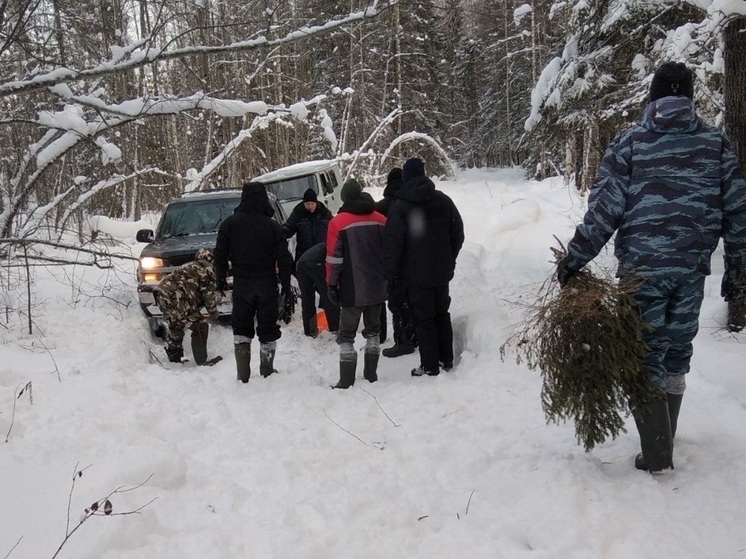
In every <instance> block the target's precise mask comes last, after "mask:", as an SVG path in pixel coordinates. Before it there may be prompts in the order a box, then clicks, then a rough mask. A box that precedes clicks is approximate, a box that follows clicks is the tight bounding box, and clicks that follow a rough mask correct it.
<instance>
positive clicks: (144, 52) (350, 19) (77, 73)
mask: <svg viewBox="0 0 746 559" xmlns="http://www.w3.org/2000/svg"><path fill="white" fill-rule="evenodd" d="M397 3H398V0H388V1H387V2H385V3H383V4H382V5H381V6H380V7H379V3H378V1H375V2H373V4H372V5H371V6H369V7H367V8H365V9H364V10H360V11H357V12H352V13H350V14H349V15H347V16H345V17H341V18H339V19H333V20H331V21H327V22H326V23H323V24H321V25H311V26H305V27H301V28H299V29H296V30H293V31H290V32H289V33H287V34H286V35H285V36H284V37H280V38H278V39H267V38H266V37H265V36H260V37H256V38H254V39H249V40H246V41H238V42H235V43H231V44H228V45H215V46H207V45H197V46H193V47H183V48H174V49H158V48H154V47H152V46H149V45H150V44H152V43H151V41H150V39H148V40H143V41H141V42H140V43H138V44H137V45H136V46H134V47H132V46H131V47H129V48H125V47H123V48H119V49H117V50H115V51H114V52H113V53H112V56H111V58H110V59H109V60H106V61H105V62H102V63H100V64H97V65H96V66H93V67H91V68H83V69H75V68H63V67H59V68H55V69H54V70H51V71H49V72H44V73H40V74H37V75H35V76H33V77H32V78H29V79H22V80H17V81H11V82H7V83H4V84H1V85H0V97H7V96H8V95H14V94H18V93H26V92H29V91H35V90H38V89H42V88H45V87H51V86H54V85H57V84H60V83H64V82H69V81H72V80H81V79H94V78H100V77H103V76H107V75H111V74H120V73H122V72H125V71H129V70H133V69H135V68H140V67H142V66H146V65H148V64H153V63H155V62H159V61H166V60H174V59H179V58H186V57H189V56H195V55H199V54H224V53H228V52H242V51H248V50H253V49H256V48H259V47H270V48H272V47H276V46H278V45H282V44H284V43H290V42H293V41H297V40H300V39H304V38H308V37H310V36H312V35H317V34H322V33H326V32H328V31H331V30H333V29H336V28H338V27H342V26H345V25H348V24H350V23H355V22H359V21H363V20H366V19H370V18H373V17H375V16H377V15H378V14H380V13H381V12H382V11H383V10H385V9H386V8H388V7H390V6H393V5H395V4H397Z"/></svg>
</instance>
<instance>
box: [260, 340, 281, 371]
mask: <svg viewBox="0 0 746 559" xmlns="http://www.w3.org/2000/svg"><path fill="white" fill-rule="evenodd" d="M276 350H277V342H267V343H263V344H261V345H260V346H259V373H260V374H261V375H262V376H263V377H264V378H267V377H268V376H269V375H271V374H272V373H276V372H277V369H275V368H274V362H275V351H276Z"/></svg>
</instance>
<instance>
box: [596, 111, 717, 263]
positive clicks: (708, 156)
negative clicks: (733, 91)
mask: <svg viewBox="0 0 746 559" xmlns="http://www.w3.org/2000/svg"><path fill="white" fill-rule="evenodd" d="M726 142H727V140H726V138H725V136H724V135H723V134H722V133H721V132H720V131H719V130H717V129H715V128H712V127H710V126H708V125H706V124H705V123H704V122H702V120H701V119H700V118H699V117H698V116H697V114H696V112H695V108H694V102H693V101H692V100H691V99H690V98H688V97H684V96H676V97H673V96H667V97H663V98H661V99H658V100H656V101H655V102H653V103H650V104H649V105H648V106H647V107H646V110H645V113H644V115H643V118H642V120H641V123H640V124H639V125H636V126H634V127H632V128H631V129H629V130H628V131H627V132H625V133H624V134H622V135H621V136H620V137H619V138H618V139H617V141H616V142H615V143H614V144H613V145H612V147H611V148H610V149H612V150H615V153H616V157H615V161H616V165H617V167H618V168H617V169H616V170H615V171H616V173H617V175H616V180H617V182H618V183H619V184H618V188H617V189H616V190H614V189H609V190H608V191H607V192H606V193H605V196H604V198H605V197H614V196H618V197H622V198H623V200H624V205H623V206H622V205H621V204H619V205H617V206H616V207H618V208H620V209H622V208H623V211H621V213H619V215H617V216H614V217H613V218H612V219H611V220H610V224H611V225H618V230H617V236H616V241H615V254H616V256H617V258H618V259H619V266H620V270H619V274H620V275H625V274H628V273H632V272H633V273H635V274H637V275H641V276H664V275H667V276H670V275H672V274H673V275H688V274H691V273H693V272H697V273H701V274H704V275H707V274H709V273H710V257H711V255H712V253H713V251H714V250H715V249H716V248H717V245H718V241H719V239H720V233H721V230H722V227H723V211H722V194H723V193H722V192H721V186H722V185H723V184H727V177H724V176H723V175H724V173H725V172H727V170H726V169H727V168H728V167H727V166H724V165H723V163H724V162H723V161H722V156H723V153H725V152H727V151H728V150H726V149H724V148H725V144H726ZM724 179H726V180H724ZM593 207H594V209H597V210H598V211H606V210H605V209H604V208H606V207H608V206H606V205H605V204H604V200H603V199H599V200H598V201H596V203H595V204H594V205H593ZM598 242H600V240H599V241H598ZM604 242H605V241H604Z"/></svg>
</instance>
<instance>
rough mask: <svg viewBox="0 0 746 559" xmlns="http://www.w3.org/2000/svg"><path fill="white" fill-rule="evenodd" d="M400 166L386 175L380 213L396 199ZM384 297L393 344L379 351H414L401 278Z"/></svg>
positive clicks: (393, 354)
mask: <svg viewBox="0 0 746 559" xmlns="http://www.w3.org/2000/svg"><path fill="white" fill-rule="evenodd" d="M401 177H402V170H401V167H394V168H393V169H391V171H389V174H388V176H387V177H386V188H385V189H384V190H383V198H382V199H381V200H379V201H378V202H376V211H377V212H378V213H380V214H382V215H388V213H389V208H390V207H391V204H393V203H394V201H395V200H396V193H397V192H398V191H399V189H400V188H401V185H402V178H401ZM386 298H387V299H388V301H389V310H390V311H391V322H392V325H393V327H394V345H393V346H391V347H387V348H386V349H384V350H383V351H382V352H381V353H382V354H383V356H384V357H399V356H401V355H408V354H410V353H414V350H415V349H416V348H417V336H416V335H415V331H414V322H413V321H412V311H411V310H410V308H409V302H408V301H407V286H406V284H405V282H404V280H403V279H402V278H397V279H396V280H395V281H391V282H389V284H388V291H387V294H386ZM381 311H382V315H381V332H382V336H381V342H383V341H384V340H385V338H386V336H385V335H383V333H384V332H385V330H384V325H385V324H386V308H385V307H383V308H382V309H381Z"/></svg>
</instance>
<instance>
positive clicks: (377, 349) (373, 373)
mask: <svg viewBox="0 0 746 559" xmlns="http://www.w3.org/2000/svg"><path fill="white" fill-rule="evenodd" d="M377 342H378V338H368V339H367V340H366V344H365V355H364V356H363V359H364V361H363V377H364V378H365V380H367V381H368V382H376V381H377V380H378V373H377V369H378V358H379V357H380V355H381V344H379V343H377Z"/></svg>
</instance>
